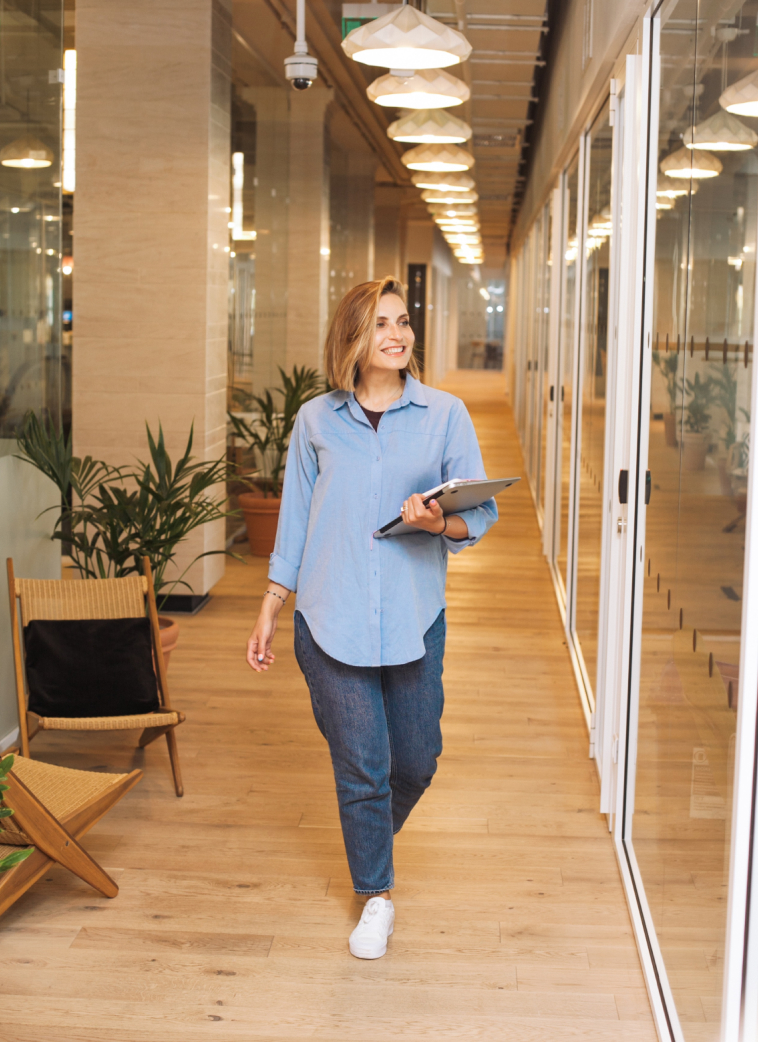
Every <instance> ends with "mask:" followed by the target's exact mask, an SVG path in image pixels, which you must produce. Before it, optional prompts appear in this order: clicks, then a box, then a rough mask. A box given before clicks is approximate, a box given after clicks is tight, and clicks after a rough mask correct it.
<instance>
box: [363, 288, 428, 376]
mask: <svg viewBox="0 0 758 1042" xmlns="http://www.w3.org/2000/svg"><path fill="white" fill-rule="evenodd" d="M415 339H416V337H415V335H414V333H413V330H412V329H411V324H410V320H409V318H408V309H407V308H406V306H405V302H404V301H403V299H402V298H401V297H398V296H397V295H396V294H395V293H385V294H384V296H383V297H381V298H380V300H379V308H378V310H377V314H376V331H375V333H374V351H373V353H372V355H371V359H370V361H369V364H368V366H367V369H375V370H376V369H381V370H384V371H386V370H388V369H391V370H395V371H398V370H400V369H405V368H406V366H407V365H408V362H409V360H410V357H411V352H412V350H413V344H414V341H415Z"/></svg>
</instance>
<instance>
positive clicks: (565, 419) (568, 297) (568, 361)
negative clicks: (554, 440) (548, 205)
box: [555, 156, 579, 590]
mask: <svg viewBox="0 0 758 1042" xmlns="http://www.w3.org/2000/svg"><path fill="white" fill-rule="evenodd" d="M578 166H579V157H578V156H577V157H576V158H575V159H574V161H573V162H572V163H571V166H570V167H569V169H568V172H567V175H566V185H565V188H564V199H563V207H564V220H565V224H564V228H565V233H564V244H563V257H564V261H563V286H562V288H561V321H560V394H559V395H558V398H559V401H558V403H557V407H558V416H559V419H560V423H559V430H560V444H559V454H558V467H557V475H556V480H557V482H558V499H559V503H560V506H559V511H558V526H557V527H558V532H557V533H556V538H555V546H556V548H557V554H556V563H557V564H558V569H559V571H560V575H561V578H562V579H563V587H564V590H566V589H567V588H568V576H567V571H566V569H567V567H568V522H569V487H570V481H571V426H572V419H573V405H574V388H573V383H572V379H573V367H574V319H575V311H576V292H575V291H576V270H577V262H578V246H577V242H578V229H577V189H578V182H579V176H578Z"/></svg>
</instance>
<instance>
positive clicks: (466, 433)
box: [442, 399, 497, 554]
mask: <svg viewBox="0 0 758 1042" xmlns="http://www.w3.org/2000/svg"><path fill="white" fill-rule="evenodd" d="M486 477H487V474H486V472H485V470H484V462H483V461H482V453H481V450H480V449H479V442H478V440H477V437H476V431H475V430H474V425H473V423H472V422H471V417H470V416H469V414H468V410H467V409H466V406H465V405H464V404H463V402H462V401H460V400H459V399H458V400H456V404H455V405H454V407H453V408H452V409H451V410H450V419H449V422H448V428H447V435H446V438H445V455H444V459H443V461H442V480H443V481H452V480H453V479H454V478H468V479H469V480H471V479H479V480H484V479H486ZM458 516H459V517H461V518H463V520H464V521H465V522H466V528H467V529H468V539H449V538H448V537H447V536H443V537H442V538H443V540H444V543H445V546H446V547H447V549H448V550H449V551H450V553H453V554H457V553H460V551H461V550H464V549H465V548H466V547H467V546H473V545H474V544H475V543H478V542H479V540H480V539H481V538H482V536H484V535H485V534H486V533H487V531H488V530H489V529H490V528H491V527H492V526H493V525H494V523H495V522H496V521H497V504H496V503H495V500H494V499H488V500H487V502H486V503H482V505H481V506H479V507H474V508H473V509H471V510H461V511H460V513H459V514H458Z"/></svg>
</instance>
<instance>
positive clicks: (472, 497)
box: [374, 478, 521, 539]
mask: <svg viewBox="0 0 758 1042" xmlns="http://www.w3.org/2000/svg"><path fill="white" fill-rule="evenodd" d="M517 481H521V478H493V479H491V480H487V481H477V480H472V481H466V480H465V479H464V478H454V479H453V480H452V481H446V482H445V484H444V485H440V486H439V487H438V488H435V489H431V490H430V491H429V492H424V494H423V495H424V505H425V506H428V505H429V503H431V501H432V500H433V499H436V500H437V502H438V503H439V505H440V506H441V507H442V513H443V514H459V513H460V512H461V511H462V510H471V509H473V507H479V506H481V505H482V503H486V502H487V500H488V499H492V497H493V496H496V495H497V494H498V493H499V492H502V491H503V490H504V489H506V488H508V487H509V486H510V485H515V484H516V482H517ZM420 531H421V529H420V528H414V527H413V526H412V525H406V523H405V522H404V521H403V519H402V517H396V518H394V519H393V520H392V521H389V522H388V523H387V524H386V525H382V527H381V528H380V529H379V530H378V531H377V532H374V538H375V539H383V538H385V536H389V535H410V534H412V533H413V532H420Z"/></svg>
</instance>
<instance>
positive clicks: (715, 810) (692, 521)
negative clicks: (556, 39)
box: [633, 0, 758, 1042]
mask: <svg viewBox="0 0 758 1042" xmlns="http://www.w3.org/2000/svg"><path fill="white" fill-rule="evenodd" d="M757 14H758V4H756V3H755V2H754V0H753V2H750V3H746V4H743V5H742V6H740V5H739V4H731V5H727V6H726V7H725V5H724V4H723V3H721V2H719V0H700V2H699V3H696V2H694V0H680V2H679V3H678V4H676V6H675V7H674V9H673V10H672V11H671V12H670V15H669V19H668V21H667V22H665V23H664V24H663V28H662V34H661V52H662V56H661V98H660V106H661V107H660V135H659V140H658V164H659V165H658V171H659V173H658V185H657V207H658V208H657V222H656V251H655V293H654V297H655V299H654V307H655V312H654V320H653V331H654V332H653V344H654V349H655V350H654V354H653V362H654V372H653V382H652V406H651V412H650V418H649V427H650V430H649V437H650V448H649V462H648V466H649V468H650V472H651V481H652V489H651V499H650V505H649V507H648V511H647V537H646V538H647V543H646V552H647V561H646V569H645V571H646V578H645V591H644V607H643V624H642V629H643V632H642V662H641V681H640V709H639V736H638V750H637V781H636V800H635V814H634V825H633V840H634V849H635V852H636V855H637V861H638V863H639V867H640V871H641V874H642V879H643V882H644V886H645V892H646V894H647V899H648V902H649V905H650V908H651V912H652V916H653V919H654V922H655V928H656V932H657V936H658V941H659V943H660V946H661V950H662V953H663V957H664V961H665V963H666V967H667V972H668V976H669V982H670V984H671V987H672V991H673V994H674V999H675V1002H676V1006H677V1010H678V1013H679V1018H680V1020H681V1022H682V1028H683V1032H684V1036H685V1038H686V1039H693V1040H694V1039H697V1040H698V1042H706V1040H711V1039H712V1040H713V1042H716V1040H717V1039H718V1038H719V1037H720V1007H721V995H722V988H723V970H724V942H725V927H726V914H727V901H728V879H729V846H730V834H729V828H730V818H731V804H732V779H733V772H734V741H735V728H736V712H737V685H738V679H739V661H740V642H741V640H742V639H744V636H743V634H742V633H741V632H740V626H741V608H742V604H741V602H742V596H743V590H742V576H743V565H744V548H745V504H746V486H747V462H748V454H749V451H750V444H749V438H748V432H749V424H750V416H751V410H752V403H751V401H750V381H751V375H752V365H753V335H754V334H753V303H754V291H755V275H756V269H755V250H756V222H757V220H758V161H757V160H756V154H755V145H756V143H758V134H757V133H756V132H758V118H756V116H758V107H754V109H753V111H754V112H755V115H752V116H751V115H744V114H740V115H737V114H732V113H729V112H728V111H727V110H726V109H725V107H724V100H723V99H724V90H725V88H727V87H729V86H730V85H732V84H734V83H735V81H739V80H741V79H742V78H743V77H745V76H746V75H747V74H749V73H753V72H755V71H756V70H758V58H757V57H756V56H755V55H756V51H755V43H756V36H755V26H756V15H757ZM690 145H694V146H696V147H688V146H690ZM706 145H707V146H708V147H707V148H706V147H704V146H706ZM753 639H755V635H753Z"/></svg>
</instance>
